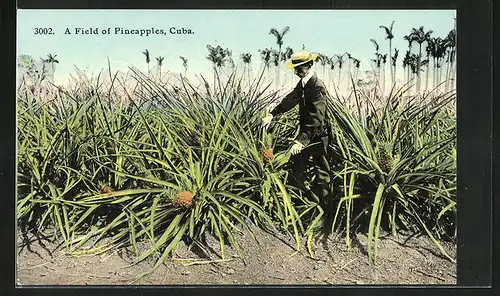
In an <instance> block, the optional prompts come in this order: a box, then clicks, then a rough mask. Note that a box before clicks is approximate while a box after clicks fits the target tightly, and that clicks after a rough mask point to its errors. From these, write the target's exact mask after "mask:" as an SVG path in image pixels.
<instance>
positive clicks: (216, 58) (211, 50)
mask: <svg viewBox="0 0 500 296" xmlns="http://www.w3.org/2000/svg"><path fill="white" fill-rule="evenodd" d="M207 49H208V56H207V59H208V60H209V61H211V62H212V65H213V69H214V89H215V82H216V77H217V75H218V72H217V69H219V70H220V68H222V67H223V66H224V65H226V63H227V62H228V61H229V60H228V54H230V51H229V50H228V49H227V48H226V49H223V48H222V47H221V46H220V45H217V46H216V47H213V46H211V45H210V44H208V45H207Z"/></svg>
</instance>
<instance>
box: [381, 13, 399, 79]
mask: <svg viewBox="0 0 500 296" xmlns="http://www.w3.org/2000/svg"><path fill="white" fill-rule="evenodd" d="M393 27H394V21H392V23H391V25H390V27H389V28H387V27H386V26H379V28H381V29H384V30H385V35H386V36H385V39H388V40H389V61H392V39H393V38H394V34H392V28H393ZM390 68H391V84H392V85H394V80H395V79H396V77H394V71H393V69H392V66H391V67H390Z"/></svg>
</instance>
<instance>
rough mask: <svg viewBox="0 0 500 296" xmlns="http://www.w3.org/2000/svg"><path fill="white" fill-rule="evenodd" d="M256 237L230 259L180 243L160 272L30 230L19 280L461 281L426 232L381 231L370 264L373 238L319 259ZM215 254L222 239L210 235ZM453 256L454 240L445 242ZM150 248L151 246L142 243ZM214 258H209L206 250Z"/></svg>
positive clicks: (333, 244)
mask: <svg viewBox="0 0 500 296" xmlns="http://www.w3.org/2000/svg"><path fill="white" fill-rule="evenodd" d="M253 231H254V233H255V237H256V239H257V241H255V240H254V239H253V238H251V236H250V235H248V234H246V233H245V234H242V235H238V241H239V242H240V247H241V250H242V251H241V257H238V256H237V255H236V252H234V250H232V249H231V248H228V249H226V260H225V261H222V260H221V259H220V258H218V257H217V256H216V255H215V254H211V255H210V257H208V258H204V256H203V253H202V252H193V251H190V250H188V248H187V247H186V246H185V245H184V244H183V243H181V245H179V247H178V250H177V251H176V252H175V254H174V256H173V257H172V259H170V260H168V261H166V263H165V264H164V265H162V266H161V267H160V268H158V269H157V270H156V272H154V273H152V274H150V275H147V276H145V277H143V278H142V279H140V280H136V279H137V277H138V276H139V275H140V274H143V273H145V272H147V271H148V270H150V268H151V267H152V266H153V264H154V261H153V260H145V261H143V262H141V263H139V264H135V265H132V263H133V259H134V256H133V255H131V251H130V250H131V249H128V248H121V249H115V250H113V251H110V252H108V253H105V254H101V255H98V256H93V257H90V256H88V257H87V256H84V257H73V256H70V255H67V254H65V250H64V248H57V247H56V245H55V244H53V243H50V242H48V241H41V240H36V239H35V238H34V237H33V236H32V235H28V237H29V238H30V241H31V242H30V243H29V244H27V245H26V243H23V240H22V239H21V237H19V240H18V246H19V247H18V253H17V270H16V272H17V283H18V285H133V284H140V285H370V284H389V285H391V284H402V285H414V284H426V285H432V284H438V285H454V284H456V264H455V263H453V262H451V261H450V260H448V259H446V258H444V257H443V256H441V255H440V253H439V250H438V249H437V248H436V247H435V246H434V244H433V243H432V241H431V240H430V239H428V238H427V237H425V236H421V237H408V236H399V237H398V238H395V237H393V236H392V235H383V236H382V235H381V236H382V237H381V240H380V247H379V262H378V265H376V266H370V265H369V264H368V256H367V253H366V249H367V244H366V242H367V237H366V235H364V234H357V235H356V236H355V237H354V238H353V241H352V245H351V249H347V246H346V243H345V239H344V238H338V237H334V236H330V237H328V238H323V239H318V240H317V241H315V242H314V250H315V257H316V259H312V258H311V257H310V256H309V255H308V252H307V251H306V249H305V248H301V251H300V252H296V251H295V249H294V248H293V246H294V245H295V241H294V240H293V239H292V238H291V237H288V236H285V235H283V234H277V233H268V232H265V231H263V230H261V229H254V230H253ZM208 242H209V246H210V247H212V248H213V250H215V251H217V249H218V242H217V241H215V240H214V239H209V240H208ZM443 247H444V248H445V250H446V251H447V252H448V254H450V255H451V256H452V257H454V258H455V256H456V248H455V245H453V244H451V243H444V245H443ZM143 248H144V250H146V249H145V246H143ZM205 256H208V255H205Z"/></svg>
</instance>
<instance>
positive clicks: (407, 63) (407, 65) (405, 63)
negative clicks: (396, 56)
mask: <svg viewBox="0 0 500 296" xmlns="http://www.w3.org/2000/svg"><path fill="white" fill-rule="evenodd" d="M410 64H411V52H410V51H409V50H407V51H406V54H405V57H404V58H403V69H404V71H405V73H404V74H405V76H406V77H405V78H406V82H405V84H406V83H410Z"/></svg>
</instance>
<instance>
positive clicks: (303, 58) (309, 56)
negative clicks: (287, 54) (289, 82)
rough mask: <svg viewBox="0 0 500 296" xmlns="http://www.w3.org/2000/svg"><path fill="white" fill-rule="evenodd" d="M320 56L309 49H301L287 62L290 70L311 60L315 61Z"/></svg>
mask: <svg viewBox="0 0 500 296" xmlns="http://www.w3.org/2000/svg"><path fill="white" fill-rule="evenodd" d="M317 58H318V54H316V53H310V52H308V51H299V52H296V53H294V54H292V57H291V59H290V60H289V61H288V62H287V63H286V67H287V68H288V69H290V70H292V69H293V68H295V67H297V66H300V65H303V64H305V63H307V62H310V61H315V60H316V59H317Z"/></svg>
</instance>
